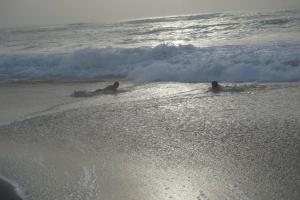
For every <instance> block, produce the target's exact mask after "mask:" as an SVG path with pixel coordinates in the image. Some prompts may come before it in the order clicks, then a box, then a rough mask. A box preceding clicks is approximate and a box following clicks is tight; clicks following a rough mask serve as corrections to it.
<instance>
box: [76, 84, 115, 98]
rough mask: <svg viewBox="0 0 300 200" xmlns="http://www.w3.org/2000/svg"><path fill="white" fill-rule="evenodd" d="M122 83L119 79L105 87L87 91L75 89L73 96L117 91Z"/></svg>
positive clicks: (89, 95) (88, 95)
mask: <svg viewBox="0 0 300 200" xmlns="http://www.w3.org/2000/svg"><path fill="white" fill-rule="evenodd" d="M119 85H120V83H119V81H115V82H114V84H113V85H109V86H107V87H105V88H103V89H97V90H94V91H91V92H90V91H85V90H77V91H76V90H75V91H74V92H73V94H72V95H71V96H72V97H92V96H95V95H98V94H110V93H114V92H116V91H117V89H118V87H119Z"/></svg>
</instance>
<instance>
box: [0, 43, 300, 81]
mask: <svg viewBox="0 0 300 200" xmlns="http://www.w3.org/2000/svg"><path fill="white" fill-rule="evenodd" d="M108 75H115V76H126V77H128V78H129V79H131V80H137V81H179V82H209V81H211V80H219V81H228V82H235V81H300V44H288V43H284V44H276V45H275V44H273V45H237V46H221V47H206V48H200V47H195V46H192V45H182V46H173V45H166V44H162V45H158V46H156V47H154V48H151V47H142V48H103V49H96V48H85V49H81V50H77V51H74V52H71V53H49V54H17V55H16V54H14V55H9V54H2V55H0V80H2V81H10V80H15V79H21V80H34V79H39V80H40V79H45V80H49V79H94V78H97V77H101V76H108Z"/></svg>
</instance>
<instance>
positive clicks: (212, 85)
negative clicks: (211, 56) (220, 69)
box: [211, 81, 222, 92]
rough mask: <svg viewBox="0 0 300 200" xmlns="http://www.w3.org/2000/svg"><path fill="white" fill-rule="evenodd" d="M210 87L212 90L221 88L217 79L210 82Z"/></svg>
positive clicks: (215, 90) (216, 90)
mask: <svg viewBox="0 0 300 200" xmlns="http://www.w3.org/2000/svg"><path fill="white" fill-rule="evenodd" d="M211 89H212V91H213V92H218V91H220V90H221V89H222V86H221V85H220V84H219V83H218V82H217V81H212V82H211Z"/></svg>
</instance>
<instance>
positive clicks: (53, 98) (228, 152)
mask: <svg viewBox="0 0 300 200" xmlns="http://www.w3.org/2000/svg"><path fill="white" fill-rule="evenodd" d="M110 82H111V81H108V82H100V83H76V84H74V83H68V84H66V83H64V84H62V83H59V84H50V83H47V84H45V83H43V84H37V85H27V84H22V85H18V86H16V85H13V86H9V87H8V86H5V87H4V86H2V87H1V88H2V89H1V91H2V92H1V94H3V92H8V91H10V93H11V94H10V95H14V91H18V92H16V94H15V95H22V96H23V98H21V96H19V97H20V98H10V99H14V103H13V104H14V105H15V106H12V104H11V105H10V104H9V101H8V100H7V101H6V102H8V103H7V104H8V106H5V105H4V104H3V103H1V106H2V108H3V109H6V113H14V115H11V116H10V117H9V118H6V116H5V114H3V112H1V119H4V120H2V121H3V122H4V121H6V122H8V123H6V125H2V126H0V151H1V154H0V172H1V174H2V175H3V176H4V177H7V178H8V179H10V180H13V181H15V182H16V183H18V185H19V186H20V189H21V190H22V191H23V193H24V196H25V197H26V199H33V200H35V199H85V200H86V199H91V200H96V199H99V200H100V199H101V200H102V199H114V200H124V199H126V200H135V199H136V200H141V199H145V200H153V199H178V200H181V199H186V200H204V199H211V200H219V199H245V200H248V199H265V200H268V199H278V200H279V199H286V200H288V199H290V200H296V199H298V197H299V195H300V194H299V189H298V188H299V186H300V185H299V184H300V182H299V178H300V177H299V174H300V173H299V156H298V155H299V139H300V138H299V130H300V127H299V124H300V122H299V119H300V112H299V110H300V104H299V99H300V96H299V94H300V93H299V91H300V85H299V83H244V84H229V83H228V84H227V86H228V88H235V89H236V88H238V89H239V90H229V91H227V92H226V91H225V92H220V93H212V92H210V91H209V90H208V89H209V84H191V83H174V82H161V83H148V84H141V85H134V84H130V83H127V84H122V82H121V87H120V90H121V91H122V92H120V93H118V94H117V95H99V96H95V97H91V98H71V97H69V96H68V95H69V94H70V91H72V90H74V89H95V88H98V87H103V86H104V85H105V84H107V83H110ZM20 91H22V92H23V93H22V94H19V92H20ZM29 91H31V92H29ZM44 91H49V92H45V93H44ZM236 91H238V92H236ZM8 93H9V92H8ZM17 93H18V94H17ZM29 94H30V95H29ZM26 95H27V97H26ZM47 95H48V96H47ZM25 97H26V98H25ZM1 98H2V99H5V98H3V97H1ZM36 101H42V106H40V105H39V104H37V103H36ZM22 102H25V103H26V102H27V106H25V107H22V106H21V105H22ZM9 105H10V106H9ZM29 105H30V106H29ZM46 105H47V106H46ZM57 105H58V106H57ZM35 106H36V107H35ZM53 106H54V107H53ZM49 108H50V109H49ZM43 110H46V111H45V112H43ZM40 111H42V112H40ZM33 112H34V113H35V115H31V117H27V118H26V119H21V118H19V116H24V115H27V114H30V113H33ZM15 116H18V117H17V118H15V119H18V120H17V121H15V122H13V123H9V119H10V120H12V119H13V118H14V117H15ZM29 116H30V115H29ZM12 121H13V120H12ZM2 188H7V187H6V186H5V185H3V184H2Z"/></svg>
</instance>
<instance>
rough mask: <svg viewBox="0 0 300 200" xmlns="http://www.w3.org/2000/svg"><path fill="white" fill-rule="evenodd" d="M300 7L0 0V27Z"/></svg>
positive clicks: (249, 1)
mask: <svg viewBox="0 0 300 200" xmlns="http://www.w3.org/2000/svg"><path fill="white" fill-rule="evenodd" d="M290 8H300V0H0V27H3V26H30V25H47V24H66V23H75V22H96V23H103V22H111V21H116V20H124V19H133V18H144V17H155V16H165V15H176V14H188V13H201V12H213V11H237V10H265V9H290Z"/></svg>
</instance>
